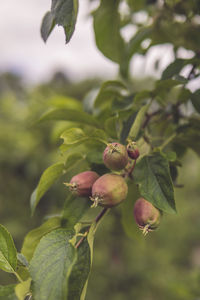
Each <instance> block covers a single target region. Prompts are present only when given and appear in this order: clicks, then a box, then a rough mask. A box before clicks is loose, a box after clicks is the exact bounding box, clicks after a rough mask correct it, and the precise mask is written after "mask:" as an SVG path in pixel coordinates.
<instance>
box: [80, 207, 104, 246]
mask: <svg viewBox="0 0 200 300" xmlns="http://www.w3.org/2000/svg"><path fill="white" fill-rule="evenodd" d="M107 210H108V208H104V209H102V211H101V212H100V213H99V214H98V216H97V217H96V219H95V223H96V225H97V224H98V222H99V221H100V220H101V218H102V217H103V216H104V215H105V213H106V212H107ZM90 227H91V226H89V227H88V228H87V230H86V231H85V233H84V236H82V238H81V239H80V240H79V241H78V242H77V244H76V245H75V248H76V249H77V248H78V247H79V246H80V245H81V243H82V242H83V241H84V239H85V238H86V236H87V235H88V232H89V231H90Z"/></svg>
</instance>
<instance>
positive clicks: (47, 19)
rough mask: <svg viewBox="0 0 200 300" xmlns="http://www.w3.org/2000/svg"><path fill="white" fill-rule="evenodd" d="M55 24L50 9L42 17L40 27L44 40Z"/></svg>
mask: <svg viewBox="0 0 200 300" xmlns="http://www.w3.org/2000/svg"><path fill="white" fill-rule="evenodd" d="M55 25H56V24H55V20H54V16H53V15H52V13H51V11H48V12H47V13H46V14H45V15H44V17H43V20H42V24H41V29H40V32H41V36H42V38H43V41H44V42H46V41H47V39H48V37H49V35H50V34H51V32H52V30H53V29H54V27H55Z"/></svg>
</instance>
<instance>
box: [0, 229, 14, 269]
mask: <svg viewBox="0 0 200 300" xmlns="http://www.w3.org/2000/svg"><path fill="white" fill-rule="evenodd" d="M16 266H17V250H16V248H15V245H14V242H13V239H12V236H11V234H10V233H9V232H8V231H7V229H6V228H5V227H4V226H3V225H0V269H2V270H4V271H6V272H8V273H15V270H16Z"/></svg>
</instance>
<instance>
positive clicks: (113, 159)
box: [103, 143, 128, 171]
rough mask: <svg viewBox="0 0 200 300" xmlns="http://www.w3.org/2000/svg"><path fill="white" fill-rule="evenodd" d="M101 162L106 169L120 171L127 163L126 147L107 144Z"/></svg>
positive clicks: (117, 144)
mask: <svg viewBox="0 0 200 300" xmlns="http://www.w3.org/2000/svg"><path fill="white" fill-rule="evenodd" d="M103 161H104V164H105V165H106V167H107V168H109V169H111V170H114V171H120V170H122V169H124V168H125V167H126V165H127V163H128V153H127V151H126V147H125V146H124V145H122V144H119V143H111V144H108V145H107V147H106V149H105V150H104V152H103Z"/></svg>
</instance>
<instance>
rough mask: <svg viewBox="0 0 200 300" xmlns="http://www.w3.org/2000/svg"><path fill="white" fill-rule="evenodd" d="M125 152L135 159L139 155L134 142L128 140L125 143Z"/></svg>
mask: <svg viewBox="0 0 200 300" xmlns="http://www.w3.org/2000/svg"><path fill="white" fill-rule="evenodd" d="M127 153H128V156H129V157H130V158H131V159H134V160H135V159H137V158H138V157H139V156H140V152H139V150H138V148H137V146H136V144H135V143H134V142H130V143H128V145H127Z"/></svg>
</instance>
